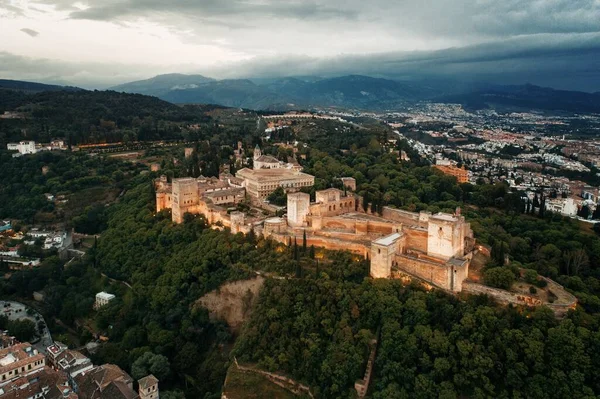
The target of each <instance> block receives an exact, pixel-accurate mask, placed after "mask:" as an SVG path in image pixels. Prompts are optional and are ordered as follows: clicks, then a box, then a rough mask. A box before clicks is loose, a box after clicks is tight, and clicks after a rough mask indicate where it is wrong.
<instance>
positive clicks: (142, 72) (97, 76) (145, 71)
mask: <svg viewBox="0 0 600 399" xmlns="http://www.w3.org/2000/svg"><path fill="white" fill-rule="evenodd" d="M177 71H180V72H183V73H189V72H191V71H192V67H191V66H190V65H179V66H174V67H173V66H169V67H164V68H161V67H156V66H148V65H145V64H137V65H124V64H119V63H112V62H106V63H100V62H98V63H92V62H87V63H86V62H81V63H76V62H66V61H60V60H51V59H44V58H33V57H24V56H21V55H17V54H12V53H8V52H5V51H0V77H2V78H3V79H16V80H28V81H35V82H42V83H51V84H60V85H72V86H79V87H83V88H90V89H93V88H106V87H109V86H113V85H116V84H118V83H123V82H127V81H131V80H137V79H140V78H143V77H148V76H153V75H156V74H162V73H171V72H177Z"/></svg>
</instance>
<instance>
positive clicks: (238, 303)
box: [194, 276, 265, 333]
mask: <svg viewBox="0 0 600 399" xmlns="http://www.w3.org/2000/svg"><path fill="white" fill-rule="evenodd" d="M264 281H265V279H264V277H261V276H256V277H254V278H252V279H249V280H241V281H234V282H231V283H226V284H223V285H222V286H221V287H219V288H218V289H216V290H214V291H211V292H209V293H208V294H206V295H204V296H203V297H202V298H200V299H198V300H197V301H196V303H195V305H194V306H203V307H205V308H206V309H208V311H209V313H210V317H211V318H214V319H219V320H224V321H225V322H227V324H228V325H229V327H230V328H231V330H232V331H233V332H236V333H237V332H239V329H240V327H241V326H242V324H243V323H244V322H245V321H246V320H248V318H249V317H250V313H251V311H252V308H253V307H254V304H255V303H256V300H257V299H258V294H259V292H260V289H261V288H262V286H263V284H264Z"/></svg>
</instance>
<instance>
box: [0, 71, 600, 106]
mask: <svg viewBox="0 0 600 399" xmlns="http://www.w3.org/2000/svg"><path fill="white" fill-rule="evenodd" d="M0 90H4V91H6V90H10V91H11V92H19V93H22V94H20V95H21V96H22V95H28V94H33V93H38V92H42V91H57V90H69V91H73V90H83V89H79V88H76V87H70V86H56V85H45V84H41V83H33V82H23V81H14V80H0ZM109 90H112V91H117V92H125V93H136V94H143V95H149V96H154V97H158V98H160V99H162V100H165V101H168V102H171V103H175V104H218V105H222V106H227V107H237V108H247V109H255V110H288V109H310V108H313V107H336V108H341V109H360V110H373V111H382V110H394V109H399V108H402V107H404V106H408V105H411V104H414V103H416V102H420V101H432V102H444V103H457V104H462V105H463V106H465V107H466V108H467V109H470V110H477V109H486V108H492V109H496V110H499V111H528V110H550V111H568V112H586V113H590V112H592V113H600V93H586V92H578V91H566V90H555V89H551V88H545V87H539V86H534V85H530V84H525V85H513V86H500V85H492V84H486V83H463V82H457V81H452V80H435V81H434V80H421V81H397V80H390V79H381V78H373V77H369V76H362V75H347V76H340V77H335V78H319V77H314V76H309V77H287V78H279V79H225V80H216V79H212V78H208V77H205V76H202V75H184V74H168V75H158V76H155V77H153V78H151V79H146V80H139V81H135V82H130V83H125V84H121V85H118V86H114V87H111V88H110V89H109ZM5 94H7V93H5Z"/></svg>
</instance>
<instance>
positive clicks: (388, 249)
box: [370, 233, 402, 278]
mask: <svg viewBox="0 0 600 399" xmlns="http://www.w3.org/2000/svg"><path fill="white" fill-rule="evenodd" d="M400 238H402V234H401V233H392V234H390V235H388V236H385V237H382V238H379V239H377V240H375V241H373V242H372V243H371V270H370V274H371V277H373V278H390V276H391V275H392V264H393V263H394V258H395V257H396V253H397V251H398V243H399V241H400Z"/></svg>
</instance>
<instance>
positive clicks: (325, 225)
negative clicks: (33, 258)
mask: <svg viewBox="0 0 600 399" xmlns="http://www.w3.org/2000/svg"><path fill="white" fill-rule="evenodd" d="M352 180H353V179H351V178H345V179H344V184H346V185H347V186H349V187H350V188H352V187H353V181H352ZM313 184H314V177H313V176H311V175H308V174H305V173H302V172H301V168H300V167H299V165H297V164H293V163H288V164H285V163H282V162H279V161H278V160H277V159H275V158H273V157H270V156H265V155H262V154H261V152H260V149H258V148H257V149H256V150H255V154H254V164H253V169H248V168H244V169H241V170H240V171H238V172H237V173H236V176H235V177H234V176H231V175H223V176H221V177H220V178H205V177H199V178H178V179H173V181H172V182H171V183H169V182H168V181H167V178H166V177H165V176H162V177H161V178H159V179H157V180H156V181H155V188H156V210H157V212H160V211H161V210H163V209H171V212H172V219H173V221H174V222H175V223H181V222H182V221H183V217H184V214H185V213H191V214H202V215H203V216H204V217H205V218H206V219H207V221H208V222H209V223H210V224H212V225H216V226H223V227H229V228H230V229H231V231H232V232H233V233H238V232H242V233H249V232H250V231H251V230H253V231H254V232H255V233H256V234H262V235H263V236H265V237H270V238H272V239H274V240H275V241H278V242H280V243H284V244H290V243H291V242H292V241H296V242H298V241H299V240H306V245H314V246H315V247H322V248H326V249H333V250H350V251H352V252H354V253H356V254H358V255H360V256H362V257H365V258H368V259H370V261H371V264H370V275H371V277H374V278H392V277H395V276H397V275H398V274H403V273H406V274H409V275H412V276H416V277H419V278H421V279H423V280H425V281H427V282H429V283H431V284H434V285H436V286H438V287H440V288H443V289H446V290H449V291H453V292H460V291H461V290H462V283H463V281H464V280H465V279H466V278H467V276H468V273H469V264H470V262H471V259H472V256H473V253H474V252H473V250H474V244H475V239H474V237H473V231H472V230H471V227H470V224H469V223H467V222H465V219H464V217H463V216H461V214H460V209H457V211H456V213H455V214H448V213H437V214H431V213H429V212H420V213H413V212H406V211H401V210H398V209H393V208H389V207H383V211H382V212H381V215H376V214H372V213H368V212H366V211H364V210H363V206H362V198H361V197H360V196H357V195H355V194H353V193H350V192H348V191H347V190H339V189H335V188H330V189H327V190H321V191H317V192H316V195H315V201H314V202H311V201H310V195H309V194H307V193H304V192H301V191H300V190H301V189H302V188H305V187H306V188H308V187H311V186H312V185H313ZM278 187H282V188H283V189H284V191H285V192H286V193H287V194H288V196H287V216H286V217H284V218H282V217H257V216H249V215H247V214H246V213H243V212H239V211H231V209H228V207H231V206H235V205H236V204H238V203H240V202H242V201H244V199H245V198H246V196H248V197H250V199H251V200H252V202H253V203H255V204H260V203H261V202H263V201H264V199H265V198H266V197H267V196H268V195H269V194H270V193H272V192H273V191H275V190H276V189H277V188H278Z"/></svg>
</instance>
